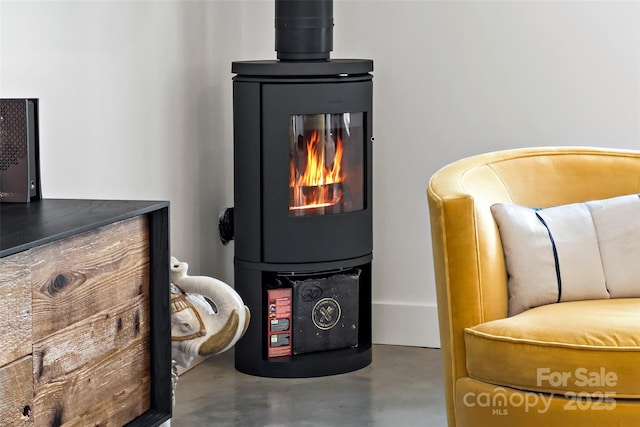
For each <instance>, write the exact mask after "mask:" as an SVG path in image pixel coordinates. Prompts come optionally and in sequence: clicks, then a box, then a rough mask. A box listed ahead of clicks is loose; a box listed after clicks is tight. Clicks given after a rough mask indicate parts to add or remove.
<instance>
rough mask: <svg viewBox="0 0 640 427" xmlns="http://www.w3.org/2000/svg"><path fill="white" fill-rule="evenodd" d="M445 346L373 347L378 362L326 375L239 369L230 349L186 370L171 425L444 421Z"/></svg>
mask: <svg viewBox="0 0 640 427" xmlns="http://www.w3.org/2000/svg"><path fill="white" fill-rule="evenodd" d="M442 389H443V386H442V368H441V362H440V350H436V349H427V348H416V347H399V346H385V345H375V346H374V347H373V363H372V364H371V365H370V366H368V367H366V368H364V369H360V370H358V371H355V372H351V373H348V374H342V375H334V376H329V377H321V378H305V379H277V378H261V377H254V376H251V375H246V374H242V373H239V372H237V371H236V370H235V369H234V367H233V351H229V352H227V353H224V354H221V355H218V356H214V357H212V358H210V359H208V360H206V361H205V362H203V363H202V364H200V365H198V366H196V367H195V368H193V369H191V370H190V371H188V372H186V373H184V374H182V375H181V376H180V379H179V381H178V386H177V389H176V406H175V408H174V411H173V419H172V421H171V427H187V426H198V427H201V426H202V427H205V426H206V427H208V426H215V427H218V426H220V427H223V426H233V427H235V426H242V427H254V426H269V427H281V426H296V427H298V426H300V427H304V426H313V427H329V426H340V427H342V426H349V427H352V426H353V427H355V426H385V427H388V426H394V427H414V426H415V427H446V425H447V424H446V413H445V404H444V396H443V392H442Z"/></svg>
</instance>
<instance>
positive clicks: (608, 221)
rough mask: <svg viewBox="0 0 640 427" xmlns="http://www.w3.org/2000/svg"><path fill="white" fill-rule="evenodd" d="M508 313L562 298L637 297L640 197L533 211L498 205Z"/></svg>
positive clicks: (639, 286) (495, 207)
mask: <svg viewBox="0 0 640 427" xmlns="http://www.w3.org/2000/svg"><path fill="white" fill-rule="evenodd" d="M491 212H492V214H493V216H494V218H495V220H496V223H497V224H498V229H499V231H500V238H501V240H502V246H503V249H504V254H505V262H506V267H507V273H508V275H509V282H508V283H509V284H508V286H509V316H513V315H515V314H518V313H521V312H523V311H525V310H528V309H530V308H533V307H537V306H540V305H544V304H551V303H556V302H564V301H576V300H586V299H606V298H620V297H640V196H639V195H637V194H634V195H630V196H621V197H615V198H612V199H606V200H598V201H590V202H586V203H574V204H569V205H562V206H554V207H550V208H546V209H534V208H529V207H524V206H517V205H510V204H503V203H498V204H495V205H493V206H491Z"/></svg>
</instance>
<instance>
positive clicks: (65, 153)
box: [0, 1, 241, 281]
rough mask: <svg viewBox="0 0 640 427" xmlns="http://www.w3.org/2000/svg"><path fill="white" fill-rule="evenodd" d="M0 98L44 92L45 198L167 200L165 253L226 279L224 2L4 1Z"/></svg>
mask: <svg viewBox="0 0 640 427" xmlns="http://www.w3.org/2000/svg"><path fill="white" fill-rule="evenodd" d="M0 10H1V14H2V15H1V27H0V28H1V30H0V36H1V40H0V43H1V44H0V48H1V55H0V58H1V63H0V64H1V65H0V94H1V96H2V97H38V98H40V118H41V123H40V134H41V152H42V155H41V163H42V165H41V168H42V187H43V194H44V196H45V197H47V198H58V197H59V198H105V199H157V200H170V201H171V213H170V216H171V246H172V253H173V254H174V255H175V256H177V257H178V258H180V259H183V260H185V261H187V262H189V264H190V266H191V269H190V271H191V272H192V273H196V274H197V273H201V274H212V275H216V276H217V277H219V278H221V279H222V280H226V281H232V279H233V261H232V259H233V248H224V247H222V245H221V244H220V242H219V240H218V234H217V218H218V214H219V212H220V211H221V210H222V208H223V207H224V206H227V205H231V204H232V203H233V182H232V181H233V175H232V170H233V169H232V168H233V146H232V111H231V105H232V101H231V77H232V75H231V65H230V64H231V61H232V60H233V59H235V56H237V55H238V51H239V50H240V43H239V41H238V40H236V39H235V38H234V37H230V34H237V33H238V32H239V31H238V29H239V28H240V27H241V17H240V15H239V14H238V13H237V12H238V8H237V6H236V5H234V4H233V3H231V2H161V1H118V2H110V1H73V2H63V1H42V2H32V1H16V2H11V1H2V3H1V6H0Z"/></svg>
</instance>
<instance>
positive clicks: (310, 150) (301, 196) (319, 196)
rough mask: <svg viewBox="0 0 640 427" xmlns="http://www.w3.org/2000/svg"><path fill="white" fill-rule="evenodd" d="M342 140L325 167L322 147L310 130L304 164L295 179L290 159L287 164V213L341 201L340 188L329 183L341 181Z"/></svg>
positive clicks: (316, 132)
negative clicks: (288, 196)
mask: <svg viewBox="0 0 640 427" xmlns="http://www.w3.org/2000/svg"><path fill="white" fill-rule="evenodd" d="M342 152H343V149H342V138H340V137H338V139H337V141H336V152H335V155H334V157H333V162H331V164H329V166H325V164H326V162H325V146H324V144H323V143H322V141H321V140H320V136H319V135H318V131H313V133H312V134H311V137H310V138H309V140H308V141H307V164H306V167H305V170H304V172H303V173H302V174H300V175H299V176H296V175H297V174H296V167H295V164H294V159H291V160H290V163H289V170H290V174H289V187H290V188H291V189H292V193H293V194H292V200H291V201H290V206H289V209H290V210H296V209H310V208H318V207H327V206H333V205H335V204H336V203H338V202H339V201H340V199H341V198H342V189H341V188H340V187H336V186H335V185H333V184H339V183H342V182H344V179H345V176H344V174H343V173H342Z"/></svg>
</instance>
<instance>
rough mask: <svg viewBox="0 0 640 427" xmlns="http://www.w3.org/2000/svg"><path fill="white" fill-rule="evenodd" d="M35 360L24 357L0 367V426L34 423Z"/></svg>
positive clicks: (10, 426) (7, 426)
mask: <svg viewBox="0 0 640 427" xmlns="http://www.w3.org/2000/svg"><path fill="white" fill-rule="evenodd" d="M32 366H33V361H32V360H31V356H26V357H23V358H22V359H19V360H17V361H15V362H13V363H11V364H9V365H7V366H5V367H3V368H0V426H2V427H18V426H31V425H33V417H32V412H31V409H32V408H33V381H32V380H31V371H32Z"/></svg>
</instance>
